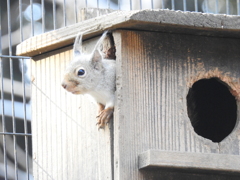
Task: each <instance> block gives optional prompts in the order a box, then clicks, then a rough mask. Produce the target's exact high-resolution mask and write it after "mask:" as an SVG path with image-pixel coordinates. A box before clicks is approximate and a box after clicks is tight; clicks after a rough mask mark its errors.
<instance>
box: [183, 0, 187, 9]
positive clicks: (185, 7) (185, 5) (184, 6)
mask: <svg viewBox="0 0 240 180" xmlns="http://www.w3.org/2000/svg"><path fill="white" fill-rule="evenodd" d="M183 11H187V3H186V0H183Z"/></svg>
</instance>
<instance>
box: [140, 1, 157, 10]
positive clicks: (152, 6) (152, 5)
mask: <svg viewBox="0 0 240 180" xmlns="http://www.w3.org/2000/svg"><path fill="white" fill-rule="evenodd" d="M140 4H142V1H141V0H140ZM151 8H152V9H154V4H153V0H151ZM140 9H142V5H141V8H140Z"/></svg>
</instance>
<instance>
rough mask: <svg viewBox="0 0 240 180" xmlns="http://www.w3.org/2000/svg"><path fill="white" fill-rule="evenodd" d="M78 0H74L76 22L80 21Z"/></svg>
mask: <svg viewBox="0 0 240 180" xmlns="http://www.w3.org/2000/svg"><path fill="white" fill-rule="evenodd" d="M77 7H78V6H77V0H74V14H75V23H77V22H78V9H77Z"/></svg>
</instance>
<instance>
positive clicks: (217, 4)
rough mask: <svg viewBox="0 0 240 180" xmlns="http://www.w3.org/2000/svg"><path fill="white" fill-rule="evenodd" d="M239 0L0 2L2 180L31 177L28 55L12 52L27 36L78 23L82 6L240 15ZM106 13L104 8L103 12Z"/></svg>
mask: <svg viewBox="0 0 240 180" xmlns="http://www.w3.org/2000/svg"><path fill="white" fill-rule="evenodd" d="M239 1H240V0H150V1H149V0H2V1H1V2H0V8H1V18H0V21H1V27H0V33H1V36H0V80H1V83H0V90H1V101H0V104H1V105H0V107H1V108H0V113H1V114H0V115H1V121H0V135H1V138H0V146H1V148H0V149H1V153H0V179H5V180H7V179H9V180H11V179H16V180H17V179H19V180H29V179H33V175H32V158H33V155H32V148H31V146H32V139H31V105H30V104H31V97H30V94H31V93H30V84H31V75H30V66H31V65H30V57H22V56H17V55H16V45H17V44H19V43H21V42H22V41H24V40H26V39H27V38H29V37H32V36H35V35H38V34H41V33H45V32H48V31H51V30H55V29H58V28H62V27H65V26H69V25H71V24H75V23H78V22H80V21H82V20H84V18H82V17H81V15H80V14H81V13H80V11H81V9H84V8H100V9H108V10H109V12H110V11H113V10H138V9H170V10H181V11H193V12H202V13H215V14H228V15H240V3H239ZM107 12H108V11H107Z"/></svg>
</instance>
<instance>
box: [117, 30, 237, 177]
mask: <svg viewBox="0 0 240 180" xmlns="http://www.w3.org/2000/svg"><path fill="white" fill-rule="evenodd" d="M114 38H115V43H116V50H117V51H116V52H117V54H116V57H117V59H116V62H117V92H116V94H117V103H116V107H115V119H114V141H115V142H114V146H115V148H114V154H115V171H114V172H115V176H114V177H115V179H116V180H118V179H138V180H142V179H145V177H146V176H145V175H144V174H143V173H140V172H139V170H138V168H137V167H138V155H139V154H141V153H142V152H144V151H147V150H149V149H157V150H163V151H170V152H171V151H178V152H186V153H190V152H191V153H195V152H196V153H203V154H205V153H207V154H209V153H210V154H211V153H212V154H218V155H220V154H228V155H238V156H239V154H240V149H239V147H240V146H239V144H240V141H239V134H240V126H239V123H237V125H236V127H235V128H234V130H233V132H232V133H231V134H230V135H229V136H227V137H226V138H225V139H224V140H223V141H222V142H220V143H213V142H212V141H211V140H208V139H205V138H203V137H201V136H199V135H198V134H196V133H195V132H194V130H193V127H192V125H191V122H190V119H189V117H188V114H187V102H186V96H187V94H188V91H189V84H191V83H192V81H193V80H194V79H195V78H196V77H198V78H201V74H207V75H209V74H210V76H216V77H218V76H219V73H220V74H221V75H222V76H224V78H225V79H228V78H229V77H231V78H230V79H231V81H232V82H229V85H230V86H231V84H238V85H239V76H240V74H239V67H240V64H239V61H238V59H239V58H240V52H239V49H238V47H239V46H240V42H239V41H238V39H231V38H217V37H207V36H197V35H196V36H194V35H183V34H170V33H160V32H144V31H127V30H126V31H124V30H122V31H116V32H114ZM216 69H218V71H215V70H216ZM211 72H216V73H213V74H211ZM202 77H203V78H204V77H205V76H202ZM195 80H196V79H195ZM238 85H236V87H239V86H238ZM234 86H235V85H234ZM234 86H232V88H233V89H234ZM236 98H237V96H236ZM236 101H237V105H238V106H239V101H238V100H236ZM238 111H239V110H238ZM238 114H239V113H238ZM238 121H239V116H238V117H237V122H238ZM223 158H224V155H223ZM153 174H154V173H153ZM173 176H174V177H178V175H176V174H175V175H173ZM169 177H171V176H169ZM218 178H219V177H218Z"/></svg>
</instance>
